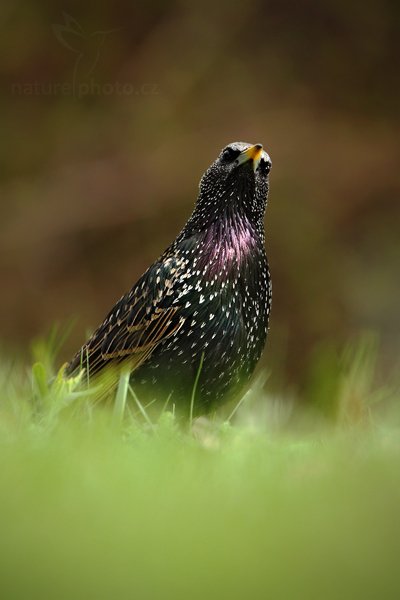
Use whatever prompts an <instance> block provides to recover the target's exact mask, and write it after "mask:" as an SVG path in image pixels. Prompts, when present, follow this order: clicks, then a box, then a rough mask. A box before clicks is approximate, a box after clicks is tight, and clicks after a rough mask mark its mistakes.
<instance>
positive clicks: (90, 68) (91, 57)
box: [11, 12, 160, 98]
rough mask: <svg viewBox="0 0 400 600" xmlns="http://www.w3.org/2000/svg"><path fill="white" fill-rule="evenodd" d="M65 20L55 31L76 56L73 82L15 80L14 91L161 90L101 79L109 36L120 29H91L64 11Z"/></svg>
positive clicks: (133, 93) (72, 93)
mask: <svg viewBox="0 0 400 600" xmlns="http://www.w3.org/2000/svg"><path fill="white" fill-rule="evenodd" d="M63 18H64V22H63V23H62V24H53V25H52V30H53V33H54V35H55V37H56V39H57V40H58V42H59V43H60V44H61V45H62V46H64V47H65V48H67V49H68V50H69V51H70V53H71V54H73V55H74V63H73V70H72V78H71V80H70V81H62V82H60V81H57V82H54V81H46V82H43V81H37V80H35V81H27V82H18V83H17V82H14V83H13V84H12V85H11V91H12V93H13V94H16V95H24V96H74V97H76V98H83V97H85V96H112V95H118V96H139V95H142V96H150V95H157V94H159V93H160V91H159V86H158V84H157V83H154V82H153V83H152V82H145V83H139V84H137V83H133V82H130V81H113V82H99V81H97V80H96V77H95V73H96V67H97V66H98V65H99V63H100V62H101V56H102V53H103V52H104V45H105V42H106V40H107V38H108V37H109V36H110V35H112V34H114V33H116V32H117V31H120V29H108V30H104V31H93V32H87V31H85V30H84V29H83V27H82V26H81V25H80V23H79V22H78V21H77V20H76V19H74V18H73V17H71V16H70V15H68V14H67V13H65V12H64V13H63Z"/></svg>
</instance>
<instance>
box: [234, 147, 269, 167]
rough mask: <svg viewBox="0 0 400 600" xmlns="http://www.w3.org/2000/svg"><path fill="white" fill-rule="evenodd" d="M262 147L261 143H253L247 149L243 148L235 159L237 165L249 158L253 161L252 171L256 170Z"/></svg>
mask: <svg viewBox="0 0 400 600" xmlns="http://www.w3.org/2000/svg"><path fill="white" fill-rule="evenodd" d="M262 151H263V147H262V145H261V144H255V145H254V146H250V148H247V150H243V152H241V153H240V154H239V156H238V158H237V159H236V162H237V164H238V165H242V164H243V163H246V162H248V161H249V160H251V161H253V171H254V173H255V172H256V171H257V167H258V165H259V164H260V160H261V155H262Z"/></svg>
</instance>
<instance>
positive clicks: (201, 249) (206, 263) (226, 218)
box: [195, 211, 264, 277]
mask: <svg viewBox="0 0 400 600" xmlns="http://www.w3.org/2000/svg"><path fill="white" fill-rule="evenodd" d="M195 237H196V245H197V253H196V254H197V256H198V268H199V270H200V271H201V272H204V273H206V274H207V277H214V276H224V275H225V276H226V277H231V275H232V273H233V272H235V271H237V270H238V269H241V270H243V269H244V270H248V269H251V268H252V265H254V264H255V263H257V264H258V263H259V259H260V256H261V255H262V256H263V255H264V226H263V223H262V221H261V222H260V223H258V222H257V223H253V222H252V221H250V220H249V219H248V218H247V217H246V215H244V214H241V213H240V212H232V211H230V212H227V213H226V214H224V215H222V216H221V217H220V218H218V219H216V220H215V221H213V222H212V223H210V224H209V225H208V227H206V228H204V229H202V230H201V231H199V232H198V233H197V235H196V236H195Z"/></svg>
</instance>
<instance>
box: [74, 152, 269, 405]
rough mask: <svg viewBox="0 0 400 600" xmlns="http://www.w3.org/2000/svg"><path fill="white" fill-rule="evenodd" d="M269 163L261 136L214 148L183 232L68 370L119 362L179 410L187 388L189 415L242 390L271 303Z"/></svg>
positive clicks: (91, 372) (149, 397)
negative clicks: (258, 140) (259, 140)
mask: <svg viewBox="0 0 400 600" xmlns="http://www.w3.org/2000/svg"><path fill="white" fill-rule="evenodd" d="M270 169H271V160H270V158H269V156H268V154H267V153H266V152H265V151H264V150H263V147H262V145H261V144H255V145H251V144H247V143H243V142H234V143H232V144H229V145H228V146H226V148H225V149H224V150H222V152H221V153H220V155H219V156H218V158H217V159H216V161H215V162H214V163H213V164H212V165H211V166H210V167H209V168H208V170H207V171H206V172H205V174H204V175H203V177H202V178H201V181H200V188H199V195H198V199H197V202H196V205H195V208H194V211H193V213H192V215H191V217H190V219H189V220H188V222H187V223H186V225H185V226H184V228H183V229H182V231H181V233H180V234H179V235H178V237H177V238H176V240H175V241H174V242H173V243H172V244H171V245H170V246H169V247H168V248H167V249H166V250H165V252H164V253H163V254H162V255H161V256H160V257H159V258H158V259H157V260H156V261H155V263H154V264H152V265H151V267H149V268H148V269H147V271H146V272H145V273H144V274H143V275H142V276H141V277H140V279H139V280H138V281H137V283H136V284H135V285H134V286H133V287H132V289H131V290H130V291H129V292H128V293H126V294H125V295H124V296H122V298H121V299H120V300H119V301H118V302H117V303H116V305H115V306H114V308H113V309H112V310H111V311H110V312H109V314H108V315H107V316H106V318H105V320H104V321H103V323H102V324H101V325H100V327H99V328H98V329H97V330H96V331H95V332H94V333H93V335H92V336H91V337H90V338H89V340H88V341H87V342H86V343H85V344H84V345H83V347H82V349H81V350H80V351H79V352H78V353H77V354H76V355H75V357H74V358H73V359H72V360H71V362H70V363H69V364H68V365H67V368H66V374H67V375H71V374H74V373H76V372H78V371H79V370H81V369H84V370H85V371H86V375H85V379H86V378H89V377H90V378H91V379H92V378H93V377H97V376H99V375H101V374H102V373H105V372H106V370H107V368H109V367H111V370H113V371H115V372H117V373H118V371H119V370H120V369H121V367H122V366H123V365H125V366H126V367H127V368H129V369H130V371H131V375H130V384H131V386H132V389H133V390H134V392H135V393H136V395H137V397H138V398H139V399H140V400H141V401H142V400H144V401H145V402H150V401H153V400H154V399H158V400H160V401H161V402H164V401H165V400H166V399H167V398H170V399H171V402H172V403H174V405H175V407H177V408H178V409H179V408H181V409H183V410H184V411H185V412H186V411H187V409H188V407H189V405H190V403H191V402H193V390H195V398H194V402H195V406H196V410H195V413H196V414H204V413H206V412H208V411H209V410H210V409H213V408H215V407H216V406H218V405H220V404H222V403H223V402H225V401H226V400H228V399H231V398H232V397H235V396H237V395H238V393H240V391H241V390H242V389H243V386H244V385H245V384H246V382H247V381H248V379H249V378H250V376H251V374H252V373H253V371H254V368H255V366H256V363H257V361H258V359H259V358H260V356H261V353H262V351H263V348H264V345H265V341H266V337H267V330H268V320H269V314H270V308H271V293H272V292H271V279H270V273H269V268H268V262H267V257H266V253H265V248H264V222H263V221H264V213H265V209H266V204H267V196H268V174H269V171H270ZM113 381H114V383H113V385H114V386H115V384H116V381H117V378H114V380H113ZM195 382H196V383H195Z"/></svg>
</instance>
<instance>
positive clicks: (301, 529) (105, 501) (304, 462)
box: [0, 342, 400, 599]
mask: <svg viewBox="0 0 400 600" xmlns="http://www.w3.org/2000/svg"><path fill="white" fill-rule="evenodd" d="M53 354H54V348H53V347H52V346H51V344H50V346H49V345H39V346H36V348H35V355H36V357H37V358H40V362H37V363H36V364H35V365H34V367H33V369H27V368H26V367H25V366H24V365H18V364H7V362H6V361H5V360H3V361H2V367H1V369H0V384H1V390H2V392H1V398H2V400H1V404H0V443H1V448H0V482H1V483H0V548H1V554H0V597H1V598H4V599H11V598H24V599H25V598H29V599H30V598H35V599H36V598H41V599H47V598H52V599H53V598H57V599H59V598H60V599H62V598H68V599H69V598H71V599H72V598H74V599H75V598H85V599H88V598H96V599H97V598H99V599H101V598H135V599H136V598H137V599H147V598H149V599H156V598H232V599H233V598H252V599H253V598H256V599H258V598H271V599H275V598H284V599H290V598H295V599H297V598H307V599H313V598H316V599H317V598H318V599H329V598H338V599H339V598H340V599H343V598H349V599H350V598H351V599H353V598H357V599H358V598H362V599H368V598H371V599H372V598H379V599H383V598H384V599H389V598H399V597H400V570H399V567H398V560H399V559H398V557H399V553H400V518H399V512H400V438H399V422H400V421H399V416H400V411H399V410H397V408H396V394H393V395H392V398H389V394H388V393H387V390H382V387H381V388H378V389H375V388H374V383H373V375H372V373H373V355H374V353H373V347H372V345H371V344H370V343H369V342H368V343H365V342H363V343H362V344H361V345H360V344H359V345H357V346H351V347H350V348H349V349H347V350H346V351H345V352H344V353H343V354H342V357H341V359H340V361H339V362H338V365H339V366H338V368H337V372H336V374H335V376H333V375H332V368H331V367H329V369H327V367H326V361H325V362H324V361H322V363H323V364H324V367H323V370H322V371H320V372H319V375H318V374H317V373H315V374H314V376H313V380H312V385H311V384H310V389H312V393H311V392H310V397H311V396H312V397H314V396H315V397H317V396H318V393H317V388H318V381H319V379H321V382H320V384H319V385H320V390H321V394H326V395H327V396H329V403H328V404H329V410H320V405H319V404H318V403H317V404H318V412H317V411H316V410H314V411H312V412H310V411H308V412H307V414H305V412H304V411H300V410H295V409H293V408H290V407H291V404H290V402H289V401H288V400H287V399H286V400H285V401H283V400H282V401H279V400H277V399H276V398H270V397H265V398H264V397H263V398H261V396H262V394H263V392H262V391H260V390H259V389H257V383H256V384H255V385H254V389H253V396H254V397H251V394H250V395H249V396H248V397H247V398H246V399H245V401H244V402H243V403H241V405H240V407H239V410H238V411H237V413H236V414H235V418H234V420H233V422H232V421H231V422H227V421H224V420H222V419H215V420H214V421H211V422H206V421H204V420H201V419H200V420H197V421H196V420H195V421H194V422H193V424H192V427H191V428H189V427H188V426H187V425H184V426H183V425H182V424H179V423H177V421H176V419H175V418H174V416H173V415H172V414H171V413H170V412H167V411H166V412H164V413H163V414H162V416H161V418H160V419H159V421H158V422H157V423H154V422H149V418H148V415H147V413H146V409H145V407H142V406H140V408H138V407H137V406H136V405H135V403H132V402H131V401H129V400H128V402H127V397H126V393H125V390H126V388H127V385H126V384H127V382H126V380H123V379H121V382H120V387H119V390H118V393H117V396H116V401H115V405H114V406H112V407H108V408H104V407H101V406H94V405H93V401H92V399H91V395H90V393H88V392H87V391H85V390H80V389H79V385H78V382H77V381H70V382H65V381H64V380H63V378H62V376H61V374H58V376H55V378H54V379H53V380H52V382H51V383H49V382H48V381H49V373H50V372H51V368H52V362H53V361H52V358H53ZM328 375H329V377H331V381H332V385H330V386H329V393H328V391H327V389H326V379H327V378H328ZM383 397H384V398H383ZM377 400H379V402H377ZM320 404H321V405H323V404H324V402H323V399H321V402H320ZM332 406H334V409H333V408H332ZM316 415H319V416H318V417H317V416H316ZM321 415H322V416H321Z"/></svg>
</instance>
